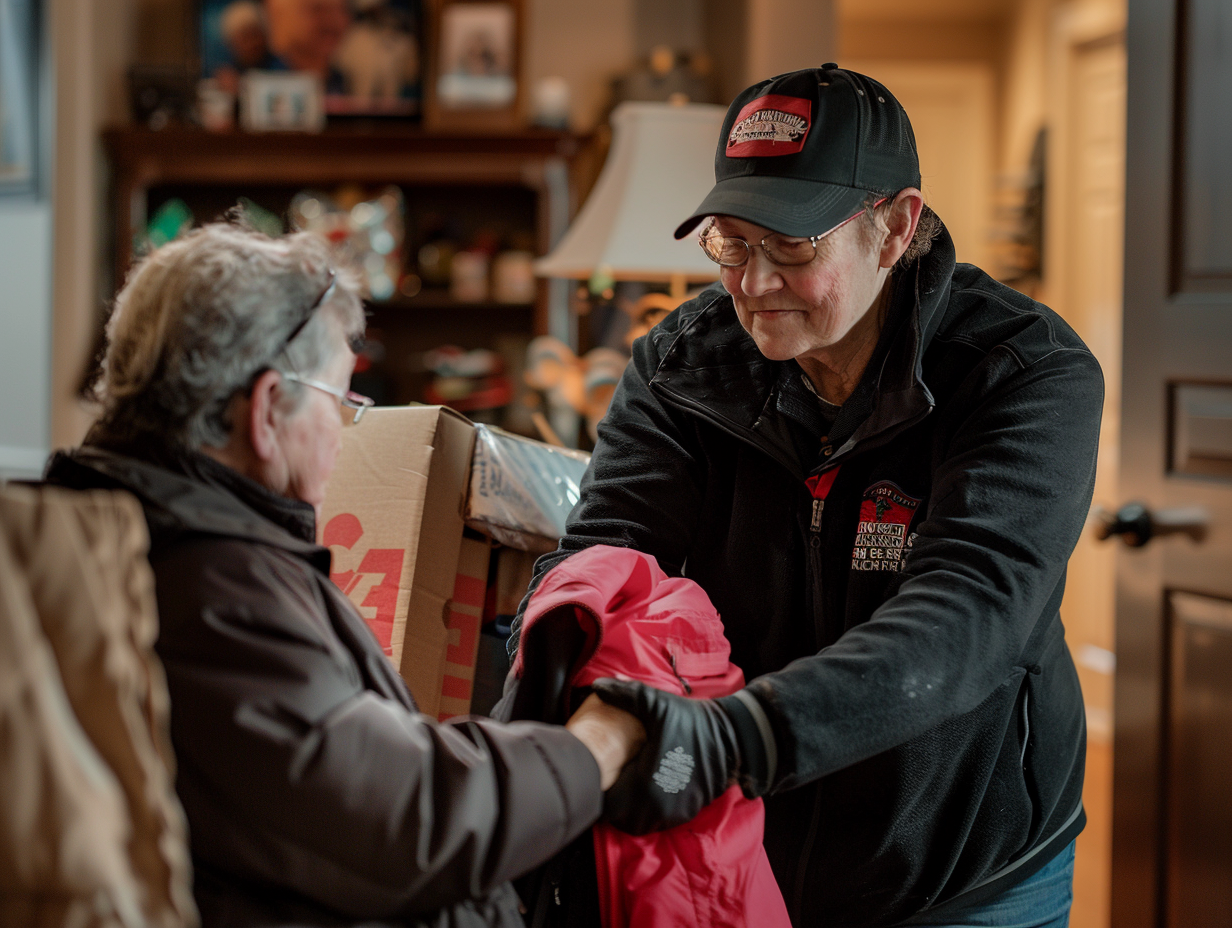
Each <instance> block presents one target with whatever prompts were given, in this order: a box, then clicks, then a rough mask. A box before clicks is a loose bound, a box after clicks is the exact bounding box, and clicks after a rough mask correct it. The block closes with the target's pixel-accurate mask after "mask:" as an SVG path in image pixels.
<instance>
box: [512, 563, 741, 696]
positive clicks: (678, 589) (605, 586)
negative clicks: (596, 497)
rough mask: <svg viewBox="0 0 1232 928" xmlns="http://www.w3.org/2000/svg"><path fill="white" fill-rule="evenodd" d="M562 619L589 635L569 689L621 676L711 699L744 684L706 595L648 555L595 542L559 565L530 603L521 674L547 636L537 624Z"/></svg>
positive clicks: (518, 663)
mask: <svg viewBox="0 0 1232 928" xmlns="http://www.w3.org/2000/svg"><path fill="white" fill-rule="evenodd" d="M562 616H563V617H565V619H566V620H567V621H569V622H570V623H576V625H577V627H579V628H580V629H581V630H582V631H583V633H584V639H583V638H580V637H579V638H578V639H577V640H578V641H579V643H580V646H579V649H578V653H577V654H576V655H575V657H574V659H573V662H572V667H571V669H570V673H569V674H568V677H567V685H568V686H569V687H572V688H578V687H587V686H589V685H590V684H592V683H593V682H594V681H595V680H598V679H599V678H600V677H617V678H624V679H635V680H640V681H642V682H643V683H648V684H650V685H652V686H655V687H657V688H659V689H662V690H667V691H668V692H674V693H677V694H679V695H682V696H692V697H694V698H709V697H716V696H727V695H729V694H731V693H733V692H735V691H736V690H738V689H740V687H742V686H743V685H744V676H743V674H742V673H741V671H740V668H739V667H736V666H735V665H734V664H732V663H731V645H730V644H729V643H728V641H727V638H726V637H725V635H724V633H723V622H722V620H721V619H720V618H719V614H718V612H717V611H716V610H715V608H714V605H713V604H712V603H711V602H710V598H709V597H708V596H707V595H706V593H705V591H704V590H702V588H701V587H700V586H698V585H697V584H696V583H694V582H693V581H692V580H689V579H686V578H684V577H669V576H668V575H667V574H665V573H664V572H663V570H662V569H661V568H660V567H659V565H658V562H657V561H656V560H655V559H654V558H653V557H651V556H650V555H648V554H643V553H641V552H640V551H634V550H632V549H629V548H616V547H611V546H609V545H594V546H593V547H590V548H586V549H585V550H583V551H579V552H578V553H577V554H574V555H573V556H572V557H569V558H567V559H565V560H564V561H562V562H561V563H560V564H559V565H557V566H556V567H555V568H553V569H552V570H551V571H550V572H549V573H548V574H547V575H546V576H545V577H544V578H543V582H542V583H540V584H539V587H538V588H537V589H536V590H535V593H534V595H533V596H532V597H531V599H530V602H529V603H528V604H527V608H526V613H525V618H524V620H523V631H522V647H520V648H519V649H518V653H517V657H516V658H515V660H514V665H513V672H514V675H515V676H521V675H522V673H523V671H524V669H525V664H524V661H527V660H533V657H534V656H533V655H530V654H528V652H529V651H531V650H533V649H535V648H536V644H535V642H536V639H537V638H538V637H540V636H538V635H536V633H535V629H536V627H537V626H539V625H540V624H541V623H542V624H545V625H547V624H550V623H555V622H558V621H560V619H561V617H562ZM557 635H558V633H557ZM554 637H555V636H554Z"/></svg>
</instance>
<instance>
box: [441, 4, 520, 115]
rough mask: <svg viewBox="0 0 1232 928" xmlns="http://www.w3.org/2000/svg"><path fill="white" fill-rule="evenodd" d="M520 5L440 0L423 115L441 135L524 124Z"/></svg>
mask: <svg viewBox="0 0 1232 928" xmlns="http://www.w3.org/2000/svg"><path fill="white" fill-rule="evenodd" d="M523 18H524V14H523V7H522V2H521V0H437V2H436V4H435V6H434V16H433V23H432V30H431V32H432V55H431V57H430V61H429V67H430V76H429V80H428V87H427V99H426V105H425V110H424V118H425V123H426V124H427V126H428V127H429V128H431V129H437V130H464V131H465V130H478V131H483V130H488V131H499V130H510V129H515V128H517V127H519V126H520V125H521V123H522V111H523V101H524V96H525V93H524V88H523V82H522V78H521V66H522V44H523V43H522V32H523Z"/></svg>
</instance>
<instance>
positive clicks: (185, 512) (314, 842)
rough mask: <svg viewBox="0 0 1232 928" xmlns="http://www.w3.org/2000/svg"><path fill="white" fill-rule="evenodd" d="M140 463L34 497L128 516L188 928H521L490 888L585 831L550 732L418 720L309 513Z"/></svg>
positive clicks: (117, 459) (584, 769) (194, 470)
mask: <svg viewBox="0 0 1232 928" xmlns="http://www.w3.org/2000/svg"><path fill="white" fill-rule="evenodd" d="M143 456H145V455H143ZM157 457H159V459H161V460H162V463H163V466H158V465H156V464H153V463H148V462H146V461H143V460H137V459H135V458H133V457H126V456H122V455H119V454H115V453H111V452H108V451H103V450H99V449H95V448H82V449H80V450H78V451H76V452H73V453H69V454H61V455H57V456H56V457H55V458H53V460H52V462H51V465H50V467H49V472H48V479H49V480H52V481H54V482H56V483H60V484H63V485H66V486H70V487H79V488H86V487H119V488H124V489H127V490H129V491H131V492H132V493H134V494H135V495H136V496H137V497H138V499H140V501H141V502H142V504H143V506H144V507H145V512H146V518H147V521H148V522H149V525H150V534H151V552H150V562H151V564H152V566H153V569H154V575H155V578H156V584H157V596H158V611H159V619H160V634H159V638H158V643H157V651H158V654H159V656H160V657H161V658H162V661H163V666H164V667H165V669H166V674H167V683H168V688H169V690H170V694H171V707H172V711H171V735H172V742H173V744H174V747H175V754H176V760H177V762H178V765H179V769H178V774H177V779H176V789H177V791H178V793H179V796H180V799H181V801H182V802H183V804H184V809H185V811H186V813H187V815H188V822H189V830H190V840H191V849H192V856H193V864H194V868H195V872H196V880H195V893H196V896H197V901H198V905H199V906H200V909H201V913H202V917H203V920H204V923H205V926H206V928H213V926H253V928H255V926H279V925H285V926H290V925H296V926H309V925H311V926H327V925H328V926H343V925H352V926H355V925H361V924H362V925H364V926H368V928H375V926H377V925H378V924H379V925H387V924H397V925H406V924H413V925H420V924H432V925H440V926H444V925H451V926H479V925H498V926H502V928H512V926H521V925H522V919H521V917H520V916H519V915H518V908H517V899H516V896H515V895H514V893H513V890H512V888H511V887H510V886H509V884H508V880H509V879H510V878H512V877H515V876H518V875H520V874H522V873H523V872H525V871H526V870H528V869H530V868H531V867H534V866H536V865H537V864H539V863H541V862H542V861H543V860H545V859H546V858H548V857H549V856H551V855H552V854H553V853H554V852H556V851H557V850H559V849H560V848H562V847H564V846H565V845H566V844H567V843H568V842H569V841H570V840H572V839H573V838H574V837H576V836H577V835H578V834H579V833H581V832H582V831H583V830H584V829H586V828H587V827H589V826H590V825H591V824H592V823H593V822H594V820H595V819H596V818H597V817H598V815H599V811H600V807H601V802H602V794H601V792H600V790H599V773H598V767H597V766H596V764H595V762H594V759H593V758H592V757H591V755H590V753H589V752H588V751H587V750H586V748H585V747H584V746H583V745H582V744H581V742H579V741H578V740H577V739H576V738H574V737H573V736H572V735H571V734H569V733H568V732H567V731H565V730H564V729H563V728H558V727H554V726H548V725H539V724H535V723H529V722H523V723H517V724H515V725H499V724H497V723H495V722H491V721H459V722H450V723H445V724H438V723H436V722H435V721H433V720H431V719H429V718H427V717H426V716H423V715H420V714H419V713H417V712H416V711H415V706H414V703H413V702H412V700H411V697H410V694H409V692H408V691H407V689H406V687H405V685H404V684H403V682H402V680H401V679H400V678H399V677H398V675H397V674H396V673H395V672H394V671H393V669H392V667H391V666H390V664H389V662H388V660H387V659H386V658H385V656H384V654H383V653H382V652H381V649H380V647H379V645H378V644H377V642H376V639H375V638H374V637H373V636H372V634H371V633H370V632H369V630H368V628H367V627H366V626H365V625H364V622H363V620H362V619H361V618H360V616H359V615H358V614H357V613H356V611H355V610H354V608H352V606H351V604H350V602H349V601H348V600H347V599H346V597H345V596H343V595H342V593H341V592H340V591H339V590H338V589H337V587H336V586H335V585H334V584H333V583H332V582H330V580H329V552H328V551H327V550H326V549H324V548H321V547H319V546H317V545H316V544H314V543H313V512H312V508H311V507H310V506H306V505H305V504H302V503H296V502H292V501H289V500H286V499H283V498H281V497H278V496H275V495H274V494H271V493H269V492H267V491H266V490H264V489H263V488H262V487H260V486H258V485H257V484H255V483H253V482H252V481H250V480H247V479H246V478H244V477H242V476H240V475H239V474H237V473H235V472H234V471H231V470H229V469H228V468H226V467H223V466H222V465H220V464H217V463H216V462H214V461H212V460H210V459H209V458H206V457H204V456H201V455H190V456H181V457H174V458H173V457H169V456H166V455H160V456H157Z"/></svg>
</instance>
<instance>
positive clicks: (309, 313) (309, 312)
mask: <svg viewBox="0 0 1232 928" xmlns="http://www.w3.org/2000/svg"><path fill="white" fill-rule="evenodd" d="M336 286H338V275H337V274H335V273H334V269H333V268H332V267H331V268H330V269H329V281H328V282H327V283H326V284H325V287H324V289H323V290H321V292H320V293H319V294H318V295H317V298H316V299H315V300H313V301H312V305H311V306H309V307H308V308H307V309H306V310H304V318H303V319H301V320H300V321H299V322H298V323H297V324H296V326H295V328H293V329H292V330H291V334H290V335H288V336H287V337H286V338H285V339H283V342H282V347H281V348H279V349H278V353H279V354H281V353H282V352H284V351H286V350H287V348H288V347H289V346H290V344H291V342H293V341H295V336H297V335H299V333H300V332H302V331H304V326H306V325H307V324H308V323H309V322H311V321H312V317H313V316H314V315H316V311H317V310H318V309H319V308H320V307H321V304H322V303H324V302H325V301H326V300H327V299H328V298H329V296H330V294H332V293H333V292H334V288H335V287H336Z"/></svg>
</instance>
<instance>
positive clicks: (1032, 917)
mask: <svg viewBox="0 0 1232 928" xmlns="http://www.w3.org/2000/svg"><path fill="white" fill-rule="evenodd" d="M1073 901H1074V844H1073V842H1072V841H1071V842H1070V845H1069V847H1067V848H1066V849H1065V850H1063V851H1061V853H1059V854H1058V855H1057V856H1056V857H1054V858H1053V859H1052V860H1050V861H1048V863H1046V864H1044V866H1043V867H1041V868H1040V870H1039V871H1037V872H1036V873H1035V874H1034V875H1032V876H1029V877H1027V878H1026V879H1025V880H1023V881H1022V882H1021V883H1019V884H1017V885H1016V886H1011V887H1010V888H1009V889H1007V890H1006V891H1005V892H1003V893H1002V894H1001V895H999V896H994V897H993V898H992V899H989V900H988V901H987V902H982V903H980V904H979V905H973V906H967V907H963V906H962V905H959V906H958V907H957V908H945V909H943V910H941V911H939V912H937V913H936V914H935V915H931V914H930V913H928V912H925V913H923V914H922V915H918V916H916V917H915V918H914V919H912V920H911V924H912V925H913V926H915V925H935V926H938V928H1067V926H1068V925H1069V907H1070V904H1071V903H1072V902H1073Z"/></svg>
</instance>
